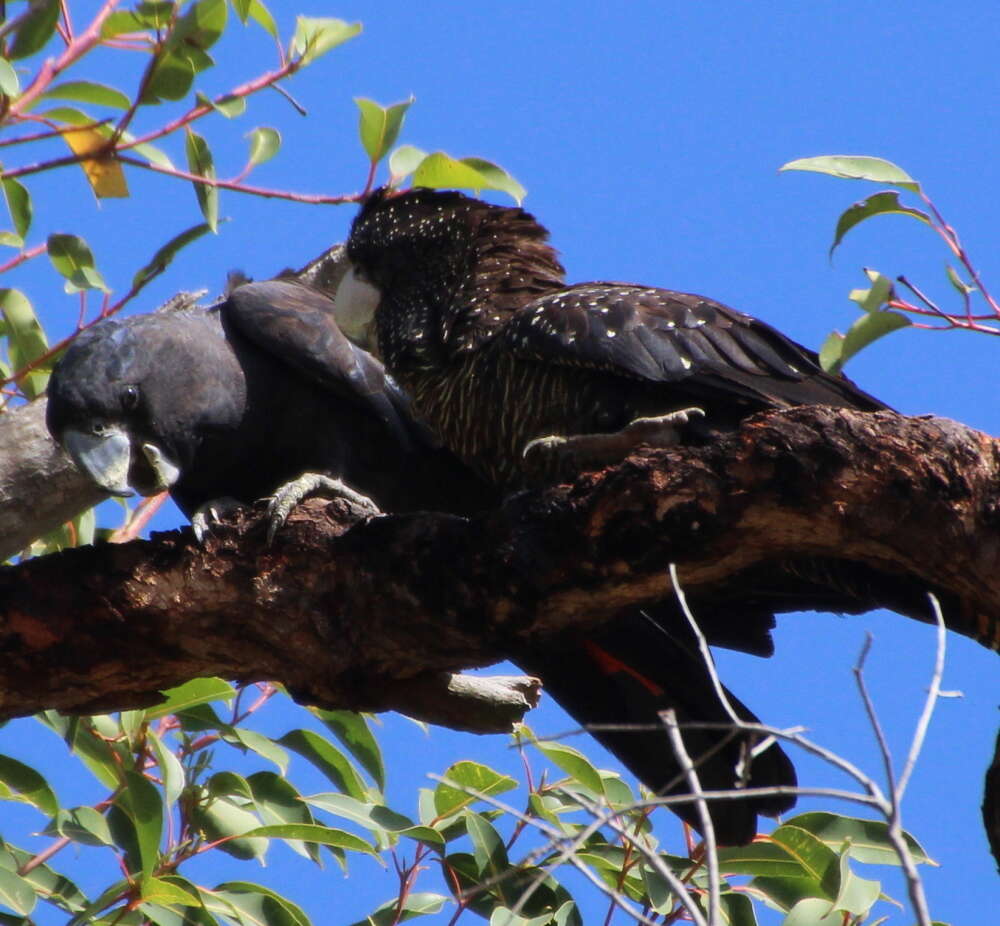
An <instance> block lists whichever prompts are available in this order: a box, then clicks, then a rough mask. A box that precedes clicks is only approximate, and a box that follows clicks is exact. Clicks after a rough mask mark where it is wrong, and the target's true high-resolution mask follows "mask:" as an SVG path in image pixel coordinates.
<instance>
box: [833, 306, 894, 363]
mask: <svg viewBox="0 0 1000 926" xmlns="http://www.w3.org/2000/svg"><path fill="white" fill-rule="evenodd" d="M911 324H913V323H912V322H911V321H910V319H909V318H907V317H906V316H905V315H903V314H902V313H901V312H892V311H884V312H867V313H866V314H864V315H862V316H861V317H860V318H859V319H857V320H856V321H855V322H854V324H852V325H851V327H850V328H848V329H847V334H845V335H844V336H843V337H840V335H837V333H836V332H834V334H833V335H831V336H830V338H828V339H827V341H826V342H825V343H824V344H823V347H822V348H821V350H820V364H821V365H822V366H823V369H825V370H826V371H827V372H828V373H839V372H840V371H841V370H842V369H843V367H844V364H845V363H847V361H848V360H850V359H851V357H853V356H854V355H855V354H856V353H858V352H859V351H861V350H863V349H864V348H866V347H867V346H868V345H869V344H871V343H872V342H874V341H877V340H878V339H879V338H882V337H885V336H886V335H887V334H890V333H892V332H893V331H898V330H899V329H900V328H906V327H908V326H909V325H911ZM835 337H836V338H839V342H837V341H834V340H833V339H834V338H835Z"/></svg>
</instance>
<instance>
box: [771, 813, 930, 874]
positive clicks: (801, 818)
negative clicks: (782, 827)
mask: <svg viewBox="0 0 1000 926" xmlns="http://www.w3.org/2000/svg"><path fill="white" fill-rule="evenodd" d="M787 824H788V825H789V826H797V827H799V828H800V829H803V830H807V831H808V832H810V833H812V834H813V835H814V836H815V837H816V838H817V839H819V840H821V841H822V842H824V843H826V844H827V845H828V846H829V847H830V848H831V849H833V850H834V851H839V850H840V849H841V848H842V847H843V845H844V843H845V842H850V846H851V858H853V859H856V860H857V861H859V862H868V863H870V864H873V865H874V864H878V865H899V864H900V860H899V856H898V854H897V853H896V850H895V848H894V847H893V845H892V842H891V841H890V840H889V826H888V824H887V823H886V822H885V821H883V820H862V819H859V818H857V817H845V816H841V815H840V814H834V813H829V812H826V811H812V812H810V813H803V814H798V815H797V816H795V817H792V818H791V819H790V820H788V821H787ZM903 837H904V839H905V840H906V845H907V848H908V849H909V850H910V853H911V854H912V855H913V860H914V861H915V862H917V863H918V864H924V865H935V866H936V865H937V862H935V861H934V860H933V859H932V858H931V857H930V856H929V855H928V854H927V853H926V852H925V851H924V848H923V847H922V846H921V845H920V843H918V842H917V841H916V840H915V839H914V838H913V837H912V836H911V835H909V833H904V834H903Z"/></svg>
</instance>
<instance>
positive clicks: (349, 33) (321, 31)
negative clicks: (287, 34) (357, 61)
mask: <svg viewBox="0 0 1000 926" xmlns="http://www.w3.org/2000/svg"><path fill="white" fill-rule="evenodd" d="M360 32H361V23H348V22H344V20H342V19H331V18H322V17H316V16H299V17H298V18H297V19H296V20H295V34H294V36H293V37H292V45H291V49H290V53H291V56H292V57H297V58H299V59H300V60H301V62H302V64H303V65H307V64H311V63H312V62H313V61H315V60H316V59H317V58H319V57H320V56H321V55H325V54H326V53H327V52H328V51H330V50H331V49H333V48H336V47H337V46H338V45H343V43H344V42H346V41H348V40H349V39H353V38H354V37H355V36H356V35H358V34H359V33H360Z"/></svg>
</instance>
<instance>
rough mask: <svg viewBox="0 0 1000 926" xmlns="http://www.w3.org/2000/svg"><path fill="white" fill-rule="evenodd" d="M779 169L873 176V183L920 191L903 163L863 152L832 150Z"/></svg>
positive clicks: (846, 176)
mask: <svg viewBox="0 0 1000 926" xmlns="http://www.w3.org/2000/svg"><path fill="white" fill-rule="evenodd" d="M778 170H779V171H783V170H805V171H812V172H814V173H819V174H828V175H829V176H831V177H841V178H843V179H845V180H872V181H874V182H875V183H888V184H891V185H892V186H898V187H901V188H902V189H904V190H909V191H910V192H912V193H919V192H920V184H919V183H917V181H916V180H914V179H913V178H912V177H911V176H910V175H909V174H908V173H907V172H906V171H905V170H903V168H902V167H899V166H897V165H896V164H893V163H892V161H886V160H884V159H882V158H873V157H867V156H864V155H849V154H832V155H823V156H821V157H815V158H798V159H797V160H794V161H789V162H788V163H787V164H782V166H781V167H779V168H778Z"/></svg>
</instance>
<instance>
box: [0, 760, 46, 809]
mask: <svg viewBox="0 0 1000 926" xmlns="http://www.w3.org/2000/svg"><path fill="white" fill-rule="evenodd" d="M0 798H3V799H4V800H13V801H19V802H21V803H24V804H31V806H32V807H37V808H38V809H39V810H40V811H41V812H42V813H44V814H47V815H48V816H50V817H51V816H52V815H53V814H55V813H56V812H57V811H58V810H59V801H58V799H57V798H56V796H55V793H54V792H53V790H52V788H50V787H49V783H48V782H47V781H46V780H45V779H44V778H43V777H42V776H41V775H40V774H39V773H38V772H36V771H35V770H34V769H33V768H32V767H31V766H30V765H25V764H24V763H23V762H19V761H18V760H17V759H12V758H11V757H10V756H5V755H0Z"/></svg>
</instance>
